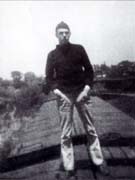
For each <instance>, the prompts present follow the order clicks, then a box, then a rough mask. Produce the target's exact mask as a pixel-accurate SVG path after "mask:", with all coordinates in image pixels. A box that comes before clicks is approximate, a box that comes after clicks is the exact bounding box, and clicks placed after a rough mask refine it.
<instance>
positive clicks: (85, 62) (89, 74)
mask: <svg viewBox="0 0 135 180" xmlns="http://www.w3.org/2000/svg"><path fill="white" fill-rule="evenodd" d="M81 54H82V66H83V68H84V74H85V77H84V81H85V87H84V89H83V91H82V92H81V93H80V94H79V96H78V97H77V100H76V101H77V102H80V101H82V100H83V99H85V98H87V97H88V93H89V91H90V90H91V88H92V86H93V78H94V71H93V68H92V65H91V63H90V60H89V58H88V55H87V53H86V51H85V49H84V48H83V47H81Z"/></svg>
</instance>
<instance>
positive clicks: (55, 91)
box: [53, 89, 70, 103]
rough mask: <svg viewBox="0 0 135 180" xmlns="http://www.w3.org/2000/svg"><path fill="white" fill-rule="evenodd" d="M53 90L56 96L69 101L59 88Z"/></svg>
mask: <svg viewBox="0 0 135 180" xmlns="http://www.w3.org/2000/svg"><path fill="white" fill-rule="evenodd" d="M53 92H54V94H56V95H57V96H60V97H61V98H63V99H65V100H66V101H67V102H68V103H70V100H69V98H68V97H67V96H66V95H65V94H64V93H62V92H61V91H60V90H59V89H54V90H53Z"/></svg>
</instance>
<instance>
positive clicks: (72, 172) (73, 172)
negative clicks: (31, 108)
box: [66, 170, 75, 179]
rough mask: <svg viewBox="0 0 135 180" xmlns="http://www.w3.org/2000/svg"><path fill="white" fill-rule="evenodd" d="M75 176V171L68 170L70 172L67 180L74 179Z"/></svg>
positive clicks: (67, 172)
mask: <svg viewBox="0 0 135 180" xmlns="http://www.w3.org/2000/svg"><path fill="white" fill-rule="evenodd" d="M74 175H75V171H74V170H68V171H66V178H67V179H69V178H71V177H73V176H74Z"/></svg>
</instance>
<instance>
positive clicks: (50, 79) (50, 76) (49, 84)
mask: <svg viewBox="0 0 135 180" xmlns="http://www.w3.org/2000/svg"><path fill="white" fill-rule="evenodd" d="M45 76H46V78H45V79H46V82H45V90H44V92H45V93H46V94H48V93H49V92H50V91H51V90H52V89H54V88H56V86H57V85H56V81H55V79H56V77H55V67H54V62H53V56H52V53H49V54H48V57H47V63H46V67H45Z"/></svg>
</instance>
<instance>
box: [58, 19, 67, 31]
mask: <svg viewBox="0 0 135 180" xmlns="http://www.w3.org/2000/svg"><path fill="white" fill-rule="evenodd" d="M60 28H64V29H68V30H69V31H70V29H69V26H68V25H67V24H66V23H65V22H63V21H61V22H60V23H59V24H57V26H56V31H57V30H58V29H60Z"/></svg>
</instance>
